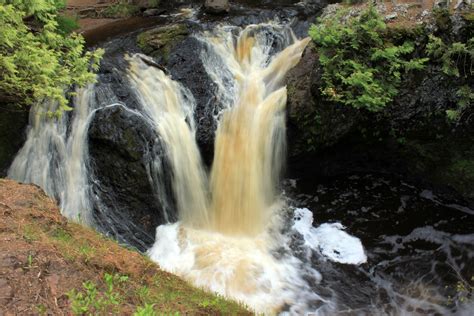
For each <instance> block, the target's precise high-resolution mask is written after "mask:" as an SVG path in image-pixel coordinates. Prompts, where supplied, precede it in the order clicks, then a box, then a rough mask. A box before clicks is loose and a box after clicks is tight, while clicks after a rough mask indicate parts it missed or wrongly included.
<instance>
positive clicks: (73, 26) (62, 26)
mask: <svg viewBox="0 0 474 316" xmlns="http://www.w3.org/2000/svg"><path fill="white" fill-rule="evenodd" d="M56 22H57V23H58V32H60V33H61V34H63V35H67V34H70V33H72V32H73V31H75V30H77V29H78V28H79V23H78V22H77V18H74V17H69V16H65V15H58V16H57V17H56Z"/></svg>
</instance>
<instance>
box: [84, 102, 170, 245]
mask: <svg viewBox="0 0 474 316" xmlns="http://www.w3.org/2000/svg"><path fill="white" fill-rule="evenodd" d="M89 151H90V156H91V159H92V161H93V166H92V174H93V175H92V176H93V178H94V179H95V180H94V184H93V192H94V194H95V195H96V196H97V197H99V199H98V200H100V204H99V203H96V205H95V214H94V216H95V218H96V220H97V222H98V223H99V225H100V226H102V227H104V228H106V229H107V232H108V233H109V234H112V235H115V236H114V237H116V238H118V239H119V240H121V239H122V240H124V241H126V242H127V243H128V244H131V245H134V246H136V247H137V248H139V249H140V250H144V249H146V247H148V246H150V245H151V243H152V242H153V240H154V234H155V229H156V227H157V226H158V225H160V224H163V223H165V222H166V221H167V220H172V219H174V214H172V213H171V209H172V208H171V207H170V206H169V205H166V204H165V203H163V204H160V203H159V202H158V201H160V199H159V194H163V192H157V188H155V187H154V186H153V185H152V178H153V177H154V174H153V173H154V169H153V164H154V163H155V164H156V163H161V164H162V166H161V169H162V170H165V171H167V170H169V168H168V167H167V166H166V165H165V162H164V161H162V160H160V159H159V158H158V159H157V157H159V156H160V155H162V154H163V153H162V148H161V145H160V142H159V140H158V138H157V135H156V134H155V132H154V130H153V128H152V127H151V126H150V125H148V124H147V122H146V121H145V120H143V118H142V117H141V116H139V115H138V114H136V113H135V112H131V111H130V110H127V109H126V108H125V107H123V106H120V105H118V106H113V107H107V108H104V109H101V110H99V111H97V113H96V115H95V117H94V119H93V121H92V123H91V125H90V128H89ZM167 178H169V177H167V176H166V174H165V175H164V179H162V180H163V181H166V179H167ZM165 195H166V196H172V192H171V191H169V192H166V193H165ZM98 200H97V201H98ZM165 213H166V214H168V215H170V218H166V215H165ZM111 224H112V225H111ZM110 228H113V231H110Z"/></svg>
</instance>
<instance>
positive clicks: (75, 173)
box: [8, 85, 97, 225]
mask: <svg viewBox="0 0 474 316" xmlns="http://www.w3.org/2000/svg"><path fill="white" fill-rule="evenodd" d="M93 90H94V86H93V85H89V86H88V87H86V88H83V89H78V91H77V93H76V96H75V97H74V100H73V106H74V109H75V110H74V113H73V116H72V119H71V125H70V126H71V127H70V128H71V130H70V131H68V124H69V121H70V120H69V117H68V115H67V114H66V113H63V114H62V115H61V116H60V117H51V116H50V115H49V113H50V112H54V111H55V110H56V107H57V104H55V103H53V102H48V101H46V104H36V105H34V106H33V108H32V109H31V111H30V124H29V130H28V135H27V140H26V142H25V144H24V145H23V147H22V149H21V150H20V151H19V152H18V154H17V156H16V157H15V160H14V161H13V163H12V165H11V166H10V169H9V171H8V177H9V178H11V179H14V180H17V181H20V182H25V183H34V184H37V185H39V186H40V187H42V188H43V189H44V190H45V191H46V193H47V194H48V195H49V196H51V197H54V198H56V199H58V200H59V201H60V203H61V205H60V207H61V212H62V214H63V215H65V216H66V217H68V218H70V219H73V220H75V221H79V222H82V223H84V224H87V225H90V224H91V223H92V215H91V204H90V192H89V185H88V174H87V168H88V158H87V155H88V149H87V130H88V126H89V123H90V120H91V117H92V114H93V112H94V110H95V109H96V107H97V104H96V102H94V98H93Z"/></svg>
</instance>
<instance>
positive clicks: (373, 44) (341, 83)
mask: <svg viewBox="0 0 474 316" xmlns="http://www.w3.org/2000/svg"><path fill="white" fill-rule="evenodd" d="M344 14H345V11H344V10H340V11H339V12H338V13H337V16H336V17H326V18H322V19H321V18H320V19H319V20H318V24H316V25H312V26H311V28H310V30H309V35H310V36H311V37H312V39H313V41H314V42H315V44H316V48H317V50H318V52H319V61H320V63H321V66H322V68H323V77H322V79H323V86H322V87H321V91H322V93H323V95H325V96H326V97H327V98H329V99H330V100H332V101H336V102H339V103H342V104H345V105H350V106H353V107H354V108H365V109H367V110H369V111H379V110H381V109H382V108H384V107H385V106H386V105H387V104H388V103H389V102H391V101H392V100H393V98H394V97H395V96H396V95H397V93H398V87H399V85H400V81H401V75H402V73H403V72H407V71H411V70H416V69H422V68H423V67H424V64H425V62H426V61H427V60H428V58H419V59H415V58H410V55H411V53H412V52H413V50H414V44H413V43H412V42H410V41H405V42H403V43H402V44H401V45H395V44H393V43H391V42H390V41H389V40H388V37H387V36H384V35H385V33H386V28H387V26H386V24H385V22H384V20H383V19H382V17H380V16H379V14H378V13H377V12H376V10H375V9H374V8H373V7H372V6H369V7H368V8H367V9H365V10H364V11H363V12H362V13H361V14H360V15H359V16H358V17H348V18H344V19H345V21H342V20H343V19H342V17H343V16H344Z"/></svg>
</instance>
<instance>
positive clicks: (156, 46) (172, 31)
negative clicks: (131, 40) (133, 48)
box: [137, 23, 189, 61]
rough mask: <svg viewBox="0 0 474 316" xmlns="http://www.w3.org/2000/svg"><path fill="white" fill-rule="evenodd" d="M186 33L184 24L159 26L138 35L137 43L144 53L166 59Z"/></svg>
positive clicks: (186, 28) (187, 32) (186, 29)
mask: <svg viewBox="0 0 474 316" xmlns="http://www.w3.org/2000/svg"><path fill="white" fill-rule="evenodd" d="M188 34H189V31H188V27H187V26H186V24H182V23H180V24H171V25H166V26H160V27H157V28H154V29H151V30H149V31H146V32H144V33H141V34H140V35H138V36H137V44H138V46H139V47H140V48H141V49H142V51H143V52H144V53H145V54H147V55H149V56H152V57H155V58H157V59H158V60H164V61H167V60H168V58H169V54H170V52H171V51H172V50H173V49H174V48H175V46H176V45H177V44H178V43H179V42H181V41H183V40H184V39H185V38H186V36H187V35H188Z"/></svg>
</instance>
